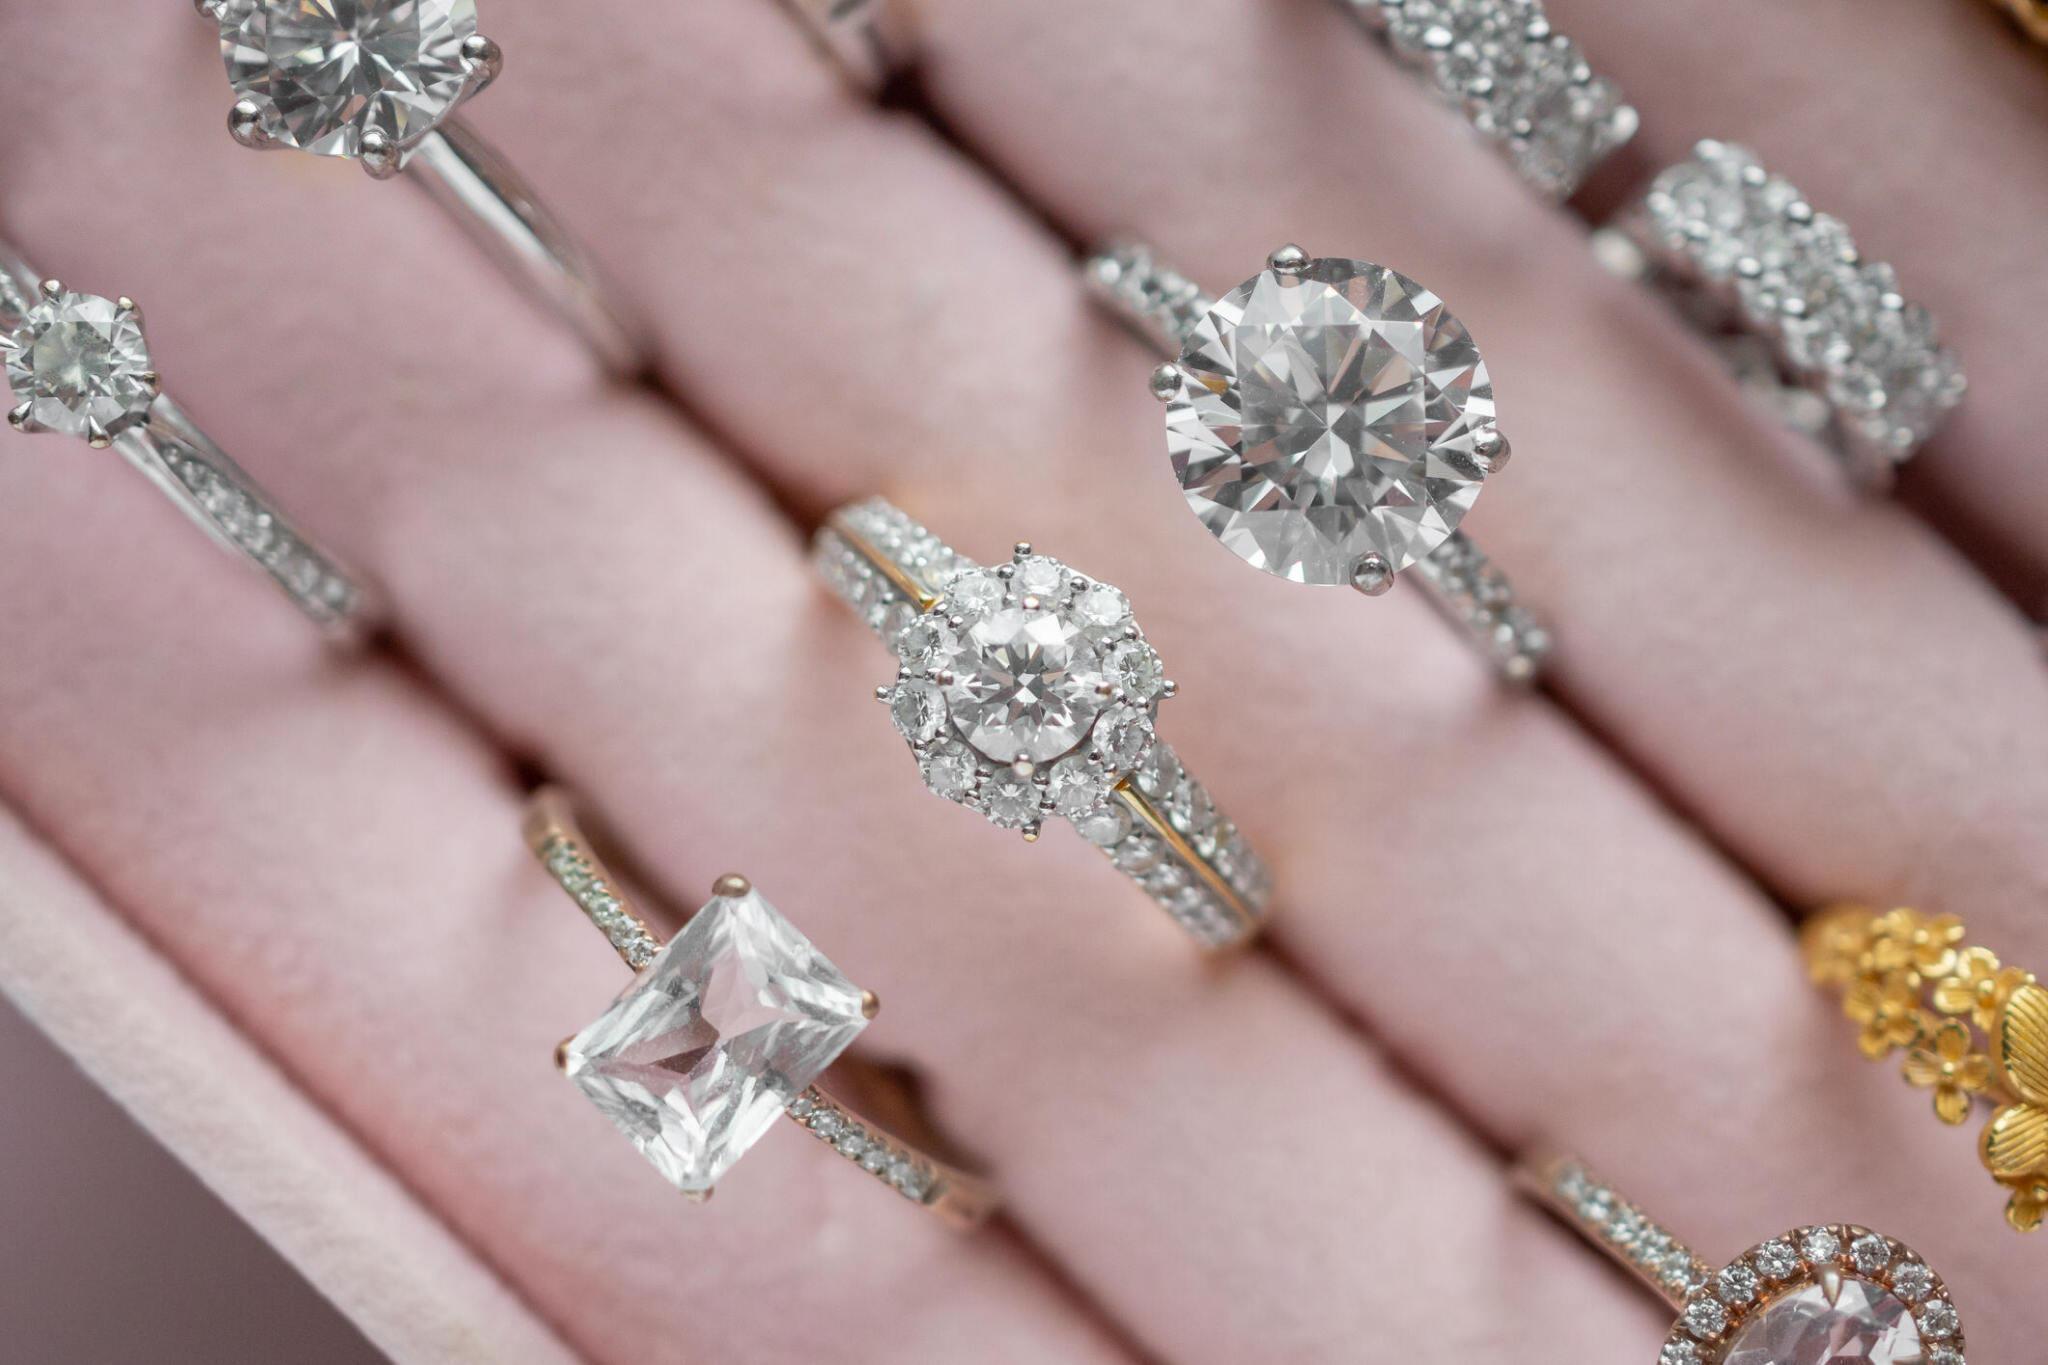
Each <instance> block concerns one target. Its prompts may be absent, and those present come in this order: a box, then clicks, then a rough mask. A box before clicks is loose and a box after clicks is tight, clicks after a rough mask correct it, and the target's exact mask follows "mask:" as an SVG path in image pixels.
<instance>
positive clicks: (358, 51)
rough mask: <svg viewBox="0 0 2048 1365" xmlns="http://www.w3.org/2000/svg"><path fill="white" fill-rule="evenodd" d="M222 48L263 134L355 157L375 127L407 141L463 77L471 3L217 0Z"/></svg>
mask: <svg viewBox="0 0 2048 1365" xmlns="http://www.w3.org/2000/svg"><path fill="white" fill-rule="evenodd" d="M219 18H220V46H221V56H222V59H223V60H224V61H225V62H226V64H227V69H228V81H229V83H230V84H232V85H233V86H234V89H235V94H236V96H237V97H238V98H241V99H246V100H249V101H252V102H253V103H254V104H255V105H256V107H257V109H258V110H260V111H261V114H262V119H263V123H262V126H263V128H264V130H265V131H266V132H268V133H269V134H270V135H271V136H273V137H275V138H276V139H277V140H278V141H279V142H282V143H284V144H285V145H286V146H289V147H298V148H301V149H303V150H305V151H308V152H315V153H317V154H319V155H321V156H357V155H359V154H360V153H361V151H362V137H363V134H364V133H365V132H367V131H369V130H371V129H376V130H377V131H379V132H382V133H383V134H384V135H385V136H386V137H388V138H389V139H390V140H391V142H392V143H393V144H394V145H400V146H403V145H407V144H408V143H410V142H411V141H412V140H414V139H417V138H418V137H419V136H420V135H421V134H423V133H425V132H426V131H428V130H429V129H431V128H433V127H434V125H436V124H438V123H439V122H440V121H441V120H442V119H443V118H445V117H446V116H447V114H448V111H449V110H450V109H452V108H454V107H455V104H456V103H457V101H458V100H459V99H460V98H461V96H462V93H463V88H464V84H465V82H466V81H467V79H468V78H469V64H468V63H466V62H465V61H464V60H463V56H462V44H463V40H464V39H466V38H469V37H470V36H471V35H473V34H474V33H475V32H476V4H475V0H222V4H221V6H220V11H219Z"/></svg>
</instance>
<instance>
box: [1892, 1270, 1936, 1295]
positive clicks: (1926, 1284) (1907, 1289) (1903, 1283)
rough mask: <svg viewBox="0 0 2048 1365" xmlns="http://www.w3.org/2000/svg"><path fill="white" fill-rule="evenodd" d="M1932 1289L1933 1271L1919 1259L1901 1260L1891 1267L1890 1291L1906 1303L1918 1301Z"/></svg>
mask: <svg viewBox="0 0 2048 1365" xmlns="http://www.w3.org/2000/svg"><path fill="white" fill-rule="evenodd" d="M1933 1289H1934V1272H1933V1271H1931V1270H1929V1269H1928V1268H1927V1267H1926V1266H1925V1265H1923V1264H1922V1263H1921V1262H1919V1261H1901V1262H1899V1264H1898V1265H1896V1266H1894V1267H1892V1293H1894V1294H1897V1295H1898V1296H1899V1297H1900V1298H1902V1299H1904V1300H1905V1301H1906V1302H1907V1303H1918V1302H1920V1300H1922V1299H1924V1298H1926V1297H1927V1296H1928V1294H1929V1293H1931V1292H1933Z"/></svg>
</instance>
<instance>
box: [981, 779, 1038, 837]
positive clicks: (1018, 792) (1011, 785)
mask: <svg viewBox="0 0 2048 1365" xmlns="http://www.w3.org/2000/svg"><path fill="white" fill-rule="evenodd" d="M1038 802H1039V791H1038V784H1037V783H1036V782H1033V781H1032V780H1031V779H1030V778H1028V777H1024V776H1021V775H1019V774H1018V773H1016V772H1013V771H1012V770H1010V769H1008V768H1004V769H1002V770H1000V771H998V772H997V773H996V775H995V776H994V777H991V778H990V779H989V780H988V781H986V782H984V783H982V784H981V808H982V810H983V811H984V812H986V813H987V815H988V818H989V820H990V821H991V822H992V823H994V824H998V825H1001V826H1002V827H1003V828H1004V829H1022V828H1023V827H1024V826H1025V825H1028V824H1031V823H1033V822H1034V821H1036V820H1037V819H1038V813H1039V812H1038Z"/></svg>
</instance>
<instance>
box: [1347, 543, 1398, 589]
mask: <svg viewBox="0 0 2048 1365" xmlns="http://www.w3.org/2000/svg"><path fill="white" fill-rule="evenodd" d="M1351 586H1352V587H1354V588H1356V589H1358V590H1359V591H1360V592H1362V593H1364V594H1365V595H1366V596H1367V597H1378V596H1379V595H1380V594H1381V593H1383V592H1385V591H1386V590H1387V589H1388V588H1391V587H1393V586H1394V566H1393V565H1391V564H1389V563H1387V557H1386V556H1385V555H1383V554H1381V553H1379V552H1378V551H1377V550H1375V551H1373V552H1371V553H1370V554H1363V555H1360V556H1359V557H1358V562H1357V563H1356V564H1353V565H1352V566H1351Z"/></svg>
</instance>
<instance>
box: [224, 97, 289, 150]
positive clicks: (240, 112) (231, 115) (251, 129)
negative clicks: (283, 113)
mask: <svg viewBox="0 0 2048 1365" xmlns="http://www.w3.org/2000/svg"><path fill="white" fill-rule="evenodd" d="M228 133H229V134H230V135H231V136H232V137H233V138H234V139H235V141H237V142H239V143H241V144H242V145H243V146H244V147H253V148H255V149H256V150H257V151H259V152H263V151H268V150H270V149H271V148H272V147H275V146H276V145H277V139H276V138H274V137H272V136H271V135H270V130H269V129H268V128H265V127H264V126H263V111H262V110H261V109H258V108H257V107H256V101H254V100H236V101H235V103H234V105H233V107H232V108H230V109H229V110H228Z"/></svg>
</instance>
